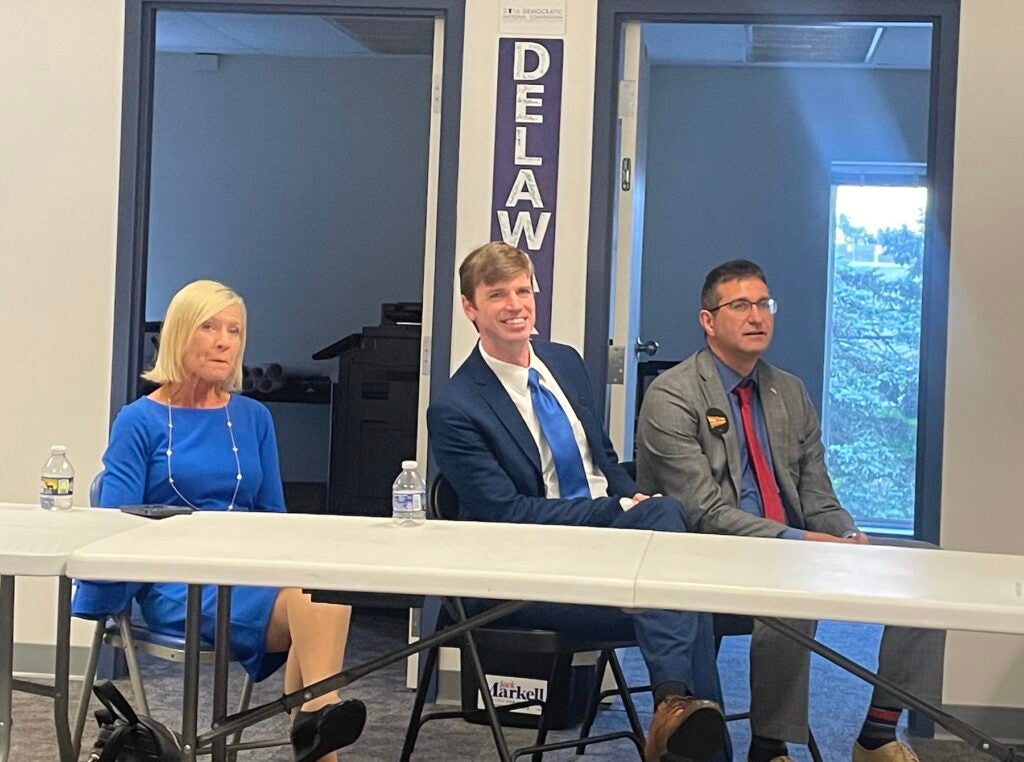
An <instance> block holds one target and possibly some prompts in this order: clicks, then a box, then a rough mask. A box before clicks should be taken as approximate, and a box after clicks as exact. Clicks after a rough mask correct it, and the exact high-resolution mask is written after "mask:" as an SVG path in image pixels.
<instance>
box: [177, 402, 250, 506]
mask: <svg viewBox="0 0 1024 762" xmlns="http://www.w3.org/2000/svg"><path fill="white" fill-rule="evenodd" d="M230 403H231V400H230V399H229V400H228V405H225V406H224V417H225V418H227V421H228V435H229V436H230V437H231V452H232V454H233V455H234V456H235V470H236V473H235V492H234V494H232V495H231V502H230V503H228V510H229V511H233V510H234V509H235V498H236V497H238V488H239V487H241V486H242V462H241V461H240V460H239V459H238V445H237V444H236V443H235V430H234V427H233V426H232V425H231V413H230V412H229V411H228V406H229V405H230ZM171 407H172V405H171V403H170V402H169V401H168V403H167V450H166V452H165V455H166V456H167V483H168V484H170V485H171V489H173V490H174V493H175V494H176V495H177V496H178V497H180V498H181V499H182V500H184V501H185V505H187V506H188V507H189V508H194V509H195V510H197V511H198V510H200V508H199V506H197V505H193V504H192V502H191V501H190V500H189V499H188V498H187V497H185V496H184V495H183V494H181V492H180V490H178V487H177V485H176V484H175V483H174V473H173V472H172V471H171V455H173V454H174V419H173V418H172V417H171Z"/></svg>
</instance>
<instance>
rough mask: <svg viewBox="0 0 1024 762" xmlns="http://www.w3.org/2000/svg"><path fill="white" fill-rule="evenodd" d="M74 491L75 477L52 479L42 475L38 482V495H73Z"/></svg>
mask: <svg viewBox="0 0 1024 762" xmlns="http://www.w3.org/2000/svg"><path fill="white" fill-rule="evenodd" d="M74 492H75V479H74V477H71V478H70V479H54V478H53V477H50V476H44V477H43V478H42V479H40V482H39V494H40V495H56V496H57V497H61V496H65V495H73V494H74Z"/></svg>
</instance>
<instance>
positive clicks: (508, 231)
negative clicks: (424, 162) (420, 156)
mask: <svg viewBox="0 0 1024 762" xmlns="http://www.w3.org/2000/svg"><path fill="white" fill-rule="evenodd" d="M497 93H498V102H497V106H496V109H495V114H496V119H495V130H494V185H493V187H492V191H491V240H494V241H504V242H505V243H507V244H509V245H510V246H515V247H516V248H519V249H522V250H523V251H525V252H526V253H527V254H529V255H530V258H531V259H532V260H533V267H534V270H535V273H536V275H535V280H534V283H535V284H536V285H535V287H536V288H537V294H536V299H537V334H538V335H539V336H540V337H541V338H543V339H547V338H550V336H551V283H552V273H553V270H554V258H555V218H556V216H557V215H556V206H557V203H558V150H559V143H558V138H559V128H560V125H561V115H562V40H560V39H536V40H518V39H513V38H502V39H500V40H499V41H498V87H497Z"/></svg>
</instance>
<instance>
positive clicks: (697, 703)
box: [644, 696, 725, 762]
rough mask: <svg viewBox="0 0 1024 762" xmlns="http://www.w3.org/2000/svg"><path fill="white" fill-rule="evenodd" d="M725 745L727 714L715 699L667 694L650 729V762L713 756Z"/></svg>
mask: <svg viewBox="0 0 1024 762" xmlns="http://www.w3.org/2000/svg"><path fill="white" fill-rule="evenodd" d="M724 746H725V717H724V716H723V714H722V708H721V707H720V706H718V704H716V703H715V702H714V701H706V700H704V699H698V698H693V697H692V696H668V697H666V698H665V700H664V701H662V702H661V703H660V704H658V708H657V709H656V710H655V712H654V717H652V718H651V726H650V728H649V729H648V730H647V745H646V746H645V747H644V758H645V759H646V760H647V762H663V761H667V762H682V761H683V760H703V759H710V758H711V757H712V756H714V755H715V754H716V753H717V752H719V751H721V750H722V749H723V748H724Z"/></svg>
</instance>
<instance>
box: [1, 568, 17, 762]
mask: <svg viewBox="0 0 1024 762" xmlns="http://www.w3.org/2000/svg"><path fill="white" fill-rule="evenodd" d="M13 670H14V577H12V576H10V575H7V574H4V575H2V576H0V762H7V758H8V756H9V755H10V753H11V693H12V692H13V690H14V677H13V675H12V674H11V672H12V671H13Z"/></svg>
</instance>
